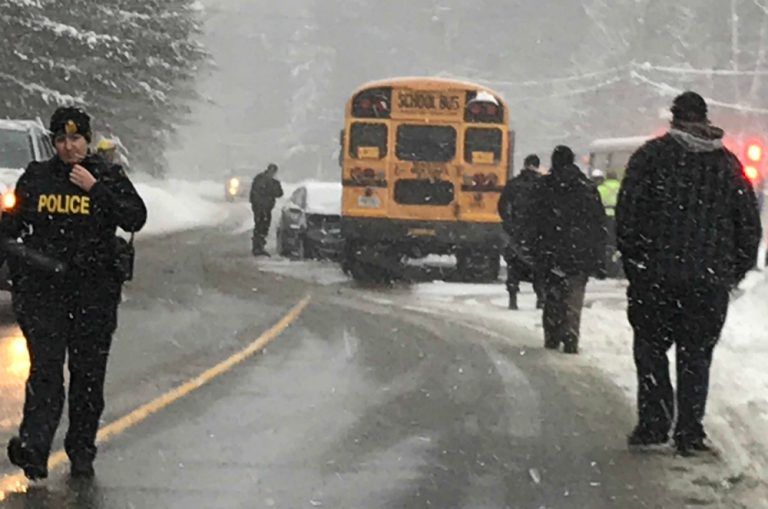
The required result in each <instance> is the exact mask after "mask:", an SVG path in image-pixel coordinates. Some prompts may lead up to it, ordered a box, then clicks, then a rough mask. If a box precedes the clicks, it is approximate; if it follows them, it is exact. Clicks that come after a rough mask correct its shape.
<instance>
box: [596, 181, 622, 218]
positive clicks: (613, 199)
mask: <svg viewBox="0 0 768 509" xmlns="http://www.w3.org/2000/svg"><path fill="white" fill-rule="evenodd" d="M619 189H621V182H619V181H618V180H606V181H605V182H603V183H602V184H600V186H599V187H598V188H597V191H598V192H599V193H600V199H601V200H602V202H603V207H605V214H606V215H607V216H608V217H613V216H615V215H616V204H617V203H618V201H619Z"/></svg>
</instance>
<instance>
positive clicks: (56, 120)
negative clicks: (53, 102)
mask: <svg viewBox="0 0 768 509" xmlns="http://www.w3.org/2000/svg"><path fill="white" fill-rule="evenodd" d="M49 129H50V131H51V139H56V137H57V136H61V135H62V134H80V135H81V136H83V137H84V138H85V139H86V140H88V143H90V142H91V117H89V116H88V114H87V113H86V112H84V111H83V110H81V109H80V108H77V107H75V106H62V107H60V108H58V109H57V110H56V111H54V112H53V115H52V116H51V124H50V127H49Z"/></svg>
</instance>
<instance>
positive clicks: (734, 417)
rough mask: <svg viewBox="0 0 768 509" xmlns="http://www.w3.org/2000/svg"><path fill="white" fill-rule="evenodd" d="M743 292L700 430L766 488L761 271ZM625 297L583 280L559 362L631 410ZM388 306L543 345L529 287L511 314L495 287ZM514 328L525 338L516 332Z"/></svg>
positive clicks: (449, 291) (432, 286)
mask: <svg viewBox="0 0 768 509" xmlns="http://www.w3.org/2000/svg"><path fill="white" fill-rule="evenodd" d="M742 289H743V290H745V292H744V293H743V294H742V295H740V296H739V297H738V298H735V299H734V300H733V301H732V304H731V307H730V310H729V316H728V320H727V323H726V326H725V329H724V331H723V336H722V340H721V342H720V344H719V345H718V348H717V349H716V350H715V360H714V364H713V367H712V380H711V392H710V398H709V406H708V413H707V418H706V426H707V429H708V431H709V433H710V436H711V438H712V439H713V441H714V442H715V444H716V445H717V446H718V448H719V449H720V450H721V451H722V452H723V457H724V459H725V460H726V464H727V466H728V470H729V472H730V473H731V474H732V476H733V478H739V479H741V478H744V479H751V480H759V481H760V482H762V483H768V431H767V430H768V369H766V366H768V272H766V271H763V272H753V273H752V274H750V276H749V277H748V279H747V280H746V281H745V282H744V283H742ZM625 292H626V283H625V282H622V281H593V282H590V285H589V289H588V292H587V299H586V304H585V309H584V312H583V317H582V328H581V349H582V351H581V355H580V356H579V358H578V359H573V360H572V361H571V360H570V359H571V358H570V357H568V358H566V357H565V356H564V358H563V360H562V362H573V363H574V364H576V365H577V366H578V367H580V368H595V369H599V370H601V371H603V372H604V373H605V374H606V375H607V376H608V377H609V378H610V379H611V380H612V381H613V383H615V384H616V385H617V386H619V387H620V388H621V389H622V390H623V392H624V393H625V394H626V396H627V398H628V399H629V400H630V401H631V402H632V403H633V404H634V398H635V390H636V386H637V384H636V378H635V368H634V363H633V360H632V329H631V327H630V325H629V323H628V321H627V318H626V297H625ZM394 300H396V301H397V303H398V305H406V306H410V307H412V308H413V309H415V310H420V311H426V312H435V311H436V312H442V313H446V314H447V313H450V314H452V315H453V316H456V315H461V316H462V317H464V318H466V319H467V320H470V321H472V322H474V323H476V324H484V325H485V326H487V327H488V328H490V329H492V330H494V331H497V332H498V331H502V332H503V331H504V330H508V331H509V334H507V335H506V337H507V338H509V341H513V342H515V343H516V344H517V343H519V344H521V346H526V347H527V346H530V347H534V348H541V347H542V344H543V339H542V338H543V334H542V327H541V314H540V312H538V311H536V310H535V306H534V297H533V293H532V291H531V290H530V288H526V291H525V293H524V295H523V296H522V298H521V306H522V310H521V311H517V312H514V311H508V310H507V309H506V305H507V296H506V292H505V289H504V287H503V285H501V284H496V285H461V284H454V283H429V284H422V285H416V286H415V287H413V288H411V290H410V291H409V298H408V299H403V298H402V296H398V298H397V299H387V298H386V297H385V298H384V299H380V301H382V302H389V303H391V302H392V301H394ZM521 328H522V329H525V330H528V331H530V332H531V334H527V335H519V334H515V332H514V331H519V330H520V329H521ZM673 355H674V354H673V353H672V352H671V353H670V356H673ZM670 365H671V366H674V362H673V361H672V362H671V364H670ZM627 431H629V430H627ZM756 503H757V504H758V505H756V506H751V507H768V500H762V499H761V500H760V501H759V502H756Z"/></svg>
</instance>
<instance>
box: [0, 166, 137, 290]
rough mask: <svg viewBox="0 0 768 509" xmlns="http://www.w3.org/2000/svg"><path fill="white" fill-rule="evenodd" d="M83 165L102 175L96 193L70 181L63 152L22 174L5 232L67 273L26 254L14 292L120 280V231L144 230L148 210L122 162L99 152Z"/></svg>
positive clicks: (17, 266)
mask: <svg viewBox="0 0 768 509" xmlns="http://www.w3.org/2000/svg"><path fill="white" fill-rule="evenodd" d="M81 165H82V166H83V167H85V168H86V169H88V170H89V171H90V172H91V173H92V174H93V176H94V177H95V178H96V180H97V182H96V184H95V185H94V186H93V187H92V188H91V191H90V192H85V191H83V190H82V189H80V188H79V187H77V186H76V185H74V184H73V183H71V182H70V181H69V174H70V172H71V171H72V167H71V165H68V164H66V163H64V162H63V161H61V159H59V157H58V156H55V157H53V158H52V159H50V160H48V161H43V162H33V163H30V165H29V166H28V167H27V169H26V171H25V172H24V174H23V175H22V176H21V178H20V179H19V181H18V183H17V185H16V189H15V193H16V200H17V201H16V205H15V207H14V208H13V209H12V210H10V211H6V212H5V213H4V214H3V217H2V220H1V221H0V236H2V237H4V238H5V240H8V239H19V238H20V239H21V240H22V242H23V244H24V246H25V248H26V249H29V250H32V251H34V252H37V253H40V254H42V255H45V256H47V257H50V258H51V259H54V260H56V261H58V262H61V263H63V264H64V266H65V267H66V272H65V274H64V275H60V276H52V275H51V274H50V269H46V268H42V267H39V266H36V265H35V264H33V263H31V262H30V261H29V260H27V259H25V258H24V257H19V258H15V259H11V262H12V264H11V265H12V277H13V282H14V292H21V293H24V292H35V291H40V286H41V284H44V285H46V287H47V288H48V289H55V287H56V286H57V282H59V283H60V284H62V285H64V283H65V282H66V285H64V286H63V287H65V288H72V286H73V284H74V286H77V285H78V281H83V280H85V281H91V282H103V283H104V284H109V283H111V282H116V281H117V277H118V276H117V270H116V266H115V258H116V247H117V244H116V230H117V228H118V227H120V228H122V229H123V230H125V231H127V232H135V231H138V230H139V229H141V228H142V226H143V225H144V223H145V221H146V218H147V210H146V207H145V205H144V202H143V200H142V199H141V197H140V196H139V195H138V193H137V192H136V189H135V188H134V187H133V185H132V184H131V182H130V180H128V178H127V177H126V175H125V173H124V171H123V170H122V168H121V167H120V166H118V165H111V164H109V163H108V162H107V161H106V160H104V159H103V158H102V157H101V156H98V155H94V154H89V155H88V156H87V157H86V159H85V160H84V161H83V162H82V163H81ZM118 284H119V283H118Z"/></svg>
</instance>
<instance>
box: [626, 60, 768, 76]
mask: <svg viewBox="0 0 768 509" xmlns="http://www.w3.org/2000/svg"><path fill="white" fill-rule="evenodd" d="M634 68H635V69H639V70H641V71H657V72H666V73H671V74H694V75H704V76H768V70H755V71H736V70H732V69H693V68H690V67H670V66H660V65H652V64H651V63H650V62H645V63H642V64H634Z"/></svg>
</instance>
